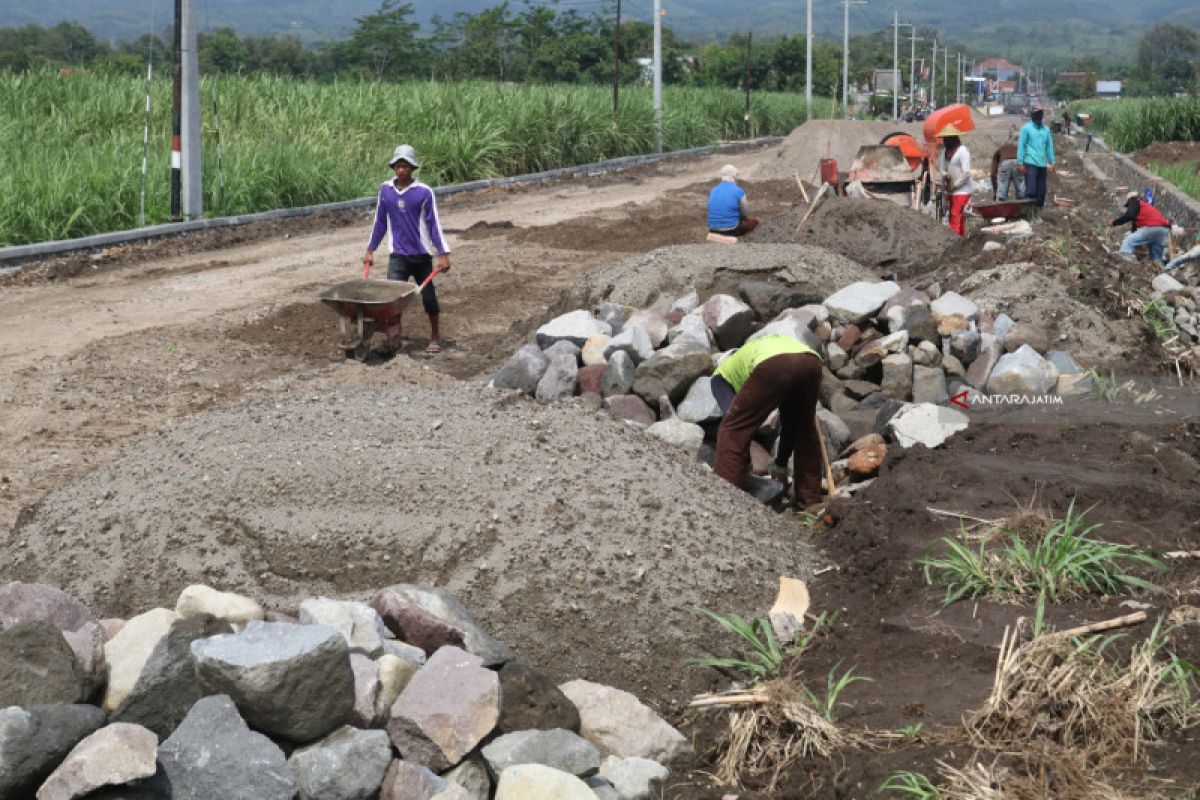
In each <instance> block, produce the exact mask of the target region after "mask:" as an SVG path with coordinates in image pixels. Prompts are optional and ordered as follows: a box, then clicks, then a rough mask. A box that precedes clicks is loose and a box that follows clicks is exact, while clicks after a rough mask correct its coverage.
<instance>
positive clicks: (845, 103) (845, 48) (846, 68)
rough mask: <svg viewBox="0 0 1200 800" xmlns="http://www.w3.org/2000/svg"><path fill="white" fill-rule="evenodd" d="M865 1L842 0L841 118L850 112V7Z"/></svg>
mask: <svg viewBox="0 0 1200 800" xmlns="http://www.w3.org/2000/svg"><path fill="white" fill-rule="evenodd" d="M866 4H867V0H842V12H843V13H842V116H843V117H845V116H848V112H849V111H850V6H852V5H855V6H865V5H866Z"/></svg>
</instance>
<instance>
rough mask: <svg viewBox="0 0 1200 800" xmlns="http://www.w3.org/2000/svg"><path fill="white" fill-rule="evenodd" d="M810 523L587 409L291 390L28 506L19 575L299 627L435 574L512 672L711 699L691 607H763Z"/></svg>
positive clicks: (435, 581) (3, 557) (203, 422)
mask: <svg viewBox="0 0 1200 800" xmlns="http://www.w3.org/2000/svg"><path fill="white" fill-rule="evenodd" d="M813 558H814V556H813V554H812V551H811V549H810V548H809V547H808V546H807V545H806V543H805V541H804V540H803V539H802V529H801V527H800V526H798V525H797V524H795V523H792V522H789V520H788V518H787V517H784V516H781V515H778V514H775V513H773V512H771V511H768V510H767V509H765V508H764V507H762V506H760V505H759V504H758V503H756V502H755V501H754V500H753V499H752V498H751V497H749V496H748V495H746V494H744V493H743V492H741V491H738V490H736V489H734V488H733V487H731V486H729V485H728V484H726V483H725V482H724V481H722V480H720V479H719V478H717V477H716V476H714V475H713V474H712V473H711V472H709V471H708V470H707V468H706V467H705V466H703V465H702V464H700V463H698V462H695V461H693V460H691V459H689V458H685V457H682V456H681V454H680V451H679V450H678V449H676V448H674V447H673V446H671V445H669V444H666V443H665V442H661V441H658V440H656V439H654V438H653V437H648V436H646V435H644V434H642V433H639V432H638V431H636V430H633V429H632V428H629V427H627V426H626V425H625V424H623V423H621V422H619V421H616V420H613V419H612V418H610V417H609V416H608V414H606V413H603V412H599V413H586V412H584V411H583V409H582V406H580V405H579V404H577V403H563V404H559V405H554V406H540V405H538V404H536V403H534V402H532V401H528V400H524V399H520V398H518V397H516V396H515V395H514V394H512V393H501V392H496V391H490V390H486V389H482V388H478V387H475V386H464V387H463V388H459V389H455V390H438V389H420V388H414V387H387V388H372V389H359V390H353V391H343V392H337V393H333V394H329V395H322V396H297V397H294V398H290V399H288V400H285V401H282V402H280V403H278V404H275V403H253V404H248V405H243V406H237V407H233V408H228V409H223V410H219V411H212V412H206V413H203V414H199V415H196V416H194V417H191V418H189V419H187V420H186V421H184V422H183V423H181V424H180V425H178V426H177V427H175V428H173V429H171V430H168V431H166V432H163V433H161V434H159V435H157V436H152V437H149V438H147V439H145V440H143V441H142V442H140V443H138V444H136V445H134V446H132V447H130V448H128V449H127V450H125V451H124V452H123V453H122V454H121V455H120V456H119V457H118V458H116V459H115V460H113V461H112V462H110V463H109V464H107V465H105V466H103V467H101V468H100V469H99V470H97V471H96V472H94V473H92V474H91V475H88V476H86V477H84V478H83V479H81V480H79V481H77V482H75V483H73V484H71V485H69V486H67V487H65V488H63V489H61V490H59V491H56V492H53V493H51V494H49V495H47V496H46V497H45V498H44V499H43V500H42V501H41V502H40V503H39V504H37V505H36V506H34V507H32V508H30V509H27V510H26V511H25V512H24V513H23V514H22V518H21V520H20V522H19V523H18V524H17V526H16V527H15V528H14V529H13V530H12V531H11V532H10V534H9V535H8V537H7V538H6V540H4V541H3V542H2V543H0V562H2V563H5V564H6V565H7V566H6V568H5V570H4V576H3V577H4V579H5V580H23V581H30V582H43V583H49V584H52V585H55V586H60V587H62V588H63V589H65V590H66V591H68V592H71V593H72V594H74V595H76V596H77V597H79V598H80V599H82V600H83V601H84V602H86V603H88V604H89V605H90V606H91V607H92V608H93V609H94V610H95V611H96V612H97V613H98V614H100V615H124V614H128V613H131V612H134V611H142V610H145V609H146V608H150V607H152V606H155V605H164V604H165V605H172V604H173V603H174V600H175V598H176V597H177V596H178V594H179V592H180V590H181V589H183V587H185V586H186V585H188V584H190V583H196V582H203V583H207V584H209V585H211V586H213V587H215V588H218V589H221V590H227V591H235V592H240V593H243V594H247V595H249V596H252V597H254V598H255V599H256V600H258V601H259V602H261V603H263V604H264V606H265V607H267V608H270V609H276V610H282V611H285V612H291V613H294V612H295V605H296V604H297V603H298V601H299V600H300V599H303V598H307V597H311V596H314V595H327V596H331V597H336V598H339V599H358V600H363V599H369V597H368V595H369V593H370V592H371V591H372V590H374V589H375V588H377V587H379V586H387V585H390V584H394V583H426V584H432V585H436V586H440V587H444V588H445V589H447V590H449V591H450V592H452V593H453V594H455V595H456V596H458V597H459V598H460V599H461V600H462V601H463V602H464V603H465V604H466V605H467V607H468V608H469V609H470V610H471V611H472V612H473V613H474V614H475V615H476V616H477V617H478V618H479V619H480V621H481V622H482V623H483V624H484V625H485V626H486V627H487V628H489V629H490V630H491V631H492V632H494V633H495V634H496V635H497V636H498V637H499V638H500V639H502V640H503V641H505V642H507V643H508V644H510V645H511V646H512V647H513V649H514V650H515V651H516V653H517V655H518V657H519V658H521V659H523V660H525V661H527V662H528V663H531V664H533V665H535V666H537V667H540V668H542V669H544V670H546V671H548V672H550V673H552V674H555V675H557V676H560V677H583V678H588V679H591V680H596V681H599V682H603V683H609V684H613V685H617V686H620V687H622V688H625V689H627V690H630V691H634V692H636V693H638V694H639V695H641V696H643V697H665V696H667V695H674V696H678V693H679V692H681V691H684V692H686V691H693V690H696V689H698V688H704V687H705V686H706V685H707V684H705V683H704V681H707V680H711V673H706V672H705V671H704V670H685V669H683V668H682V667H681V662H682V661H683V660H684V659H685V658H688V657H693V656H700V655H704V654H706V653H711V652H714V651H716V652H720V653H721V654H726V653H727V652H728V643H727V642H726V641H725V640H724V638H723V637H722V635H720V634H719V633H718V631H717V630H716V628H715V626H714V625H713V623H712V622H711V621H707V620H705V619H703V618H701V616H699V615H698V614H697V613H696V612H695V611H694V610H693V607H694V606H696V605H704V606H708V607H710V608H713V609H717V610H720V611H723V612H728V611H736V612H738V613H739V614H742V615H753V614H761V613H764V612H765V611H766V609H768V608H769V607H770V604H771V602H772V600H773V598H774V594H775V589H776V586H777V582H778V578H779V576H780V575H790V576H794V577H799V578H804V577H806V576H807V575H809V574H810V573H811V570H812V561H813Z"/></svg>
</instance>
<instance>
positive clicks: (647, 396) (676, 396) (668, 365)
mask: <svg viewBox="0 0 1200 800" xmlns="http://www.w3.org/2000/svg"><path fill="white" fill-rule="evenodd" d="M712 366H713V359H712V356H711V355H709V354H708V353H702V352H698V351H690V352H684V353H675V352H671V351H669V350H664V351H662V352H659V353H655V354H654V355H653V356H652V357H651V358H649V359H647V360H645V361H643V362H642V363H641V364H638V367H637V369H636V370H635V371H634V373H633V393H634V394H636V395H637V396H639V397H641V398H642V399H643V400H645V401H646V402H648V403H657V402H658V398H660V397H663V396H666V397H669V398H670V399H671V402H672V403H678V402H680V401H681V400H683V398H684V397H685V396H686V394H687V390H688V389H689V388H690V387H691V385H692V383H693V382H695V380H696V379H697V378H699V377H702V376H704V375H707V374H708V373H709V372H710V371H711V370H712Z"/></svg>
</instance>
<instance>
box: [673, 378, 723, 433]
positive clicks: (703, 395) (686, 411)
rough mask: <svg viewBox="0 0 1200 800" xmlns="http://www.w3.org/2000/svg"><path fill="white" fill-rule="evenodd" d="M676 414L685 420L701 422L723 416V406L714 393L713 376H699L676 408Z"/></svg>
mask: <svg viewBox="0 0 1200 800" xmlns="http://www.w3.org/2000/svg"><path fill="white" fill-rule="evenodd" d="M676 414H677V415H678V416H679V418H680V419H681V420H683V421H684V422H692V423H695V424H697V425H698V424H700V423H702V422H708V421H710V420H714V419H720V418H721V406H720V405H719V404H718V403H717V398H715V397H713V393H712V378H709V377H703V378H697V379H696V382H695V383H693V384H692V386H691V388H690V389H688V393H687V396H686V397H684V398H683V402H682V403H680V404H679V408H678V409H676Z"/></svg>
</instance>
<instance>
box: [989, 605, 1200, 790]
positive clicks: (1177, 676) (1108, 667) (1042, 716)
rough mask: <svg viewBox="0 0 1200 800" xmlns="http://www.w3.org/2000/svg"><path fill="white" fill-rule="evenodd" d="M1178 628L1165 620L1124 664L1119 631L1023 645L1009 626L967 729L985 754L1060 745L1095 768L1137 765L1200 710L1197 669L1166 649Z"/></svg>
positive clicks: (1061, 636) (1052, 635)
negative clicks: (1148, 747) (1151, 745)
mask: <svg viewBox="0 0 1200 800" xmlns="http://www.w3.org/2000/svg"><path fill="white" fill-rule="evenodd" d="M1173 630H1174V628H1164V627H1163V625H1162V623H1161V621H1160V622H1159V623H1158V624H1156V625H1155V626H1154V629H1153V630H1152V632H1151V634H1150V636H1149V637H1148V638H1147V639H1146V640H1145V641H1142V642H1139V643H1137V644H1135V645H1134V646H1133V648H1132V651H1131V654H1130V658H1129V661H1128V662H1127V663H1122V662H1121V661H1120V660H1118V659H1117V658H1116V657H1115V656H1114V655H1113V653H1112V651H1114V650H1115V649H1116V648H1115V647H1113V644H1114V643H1115V642H1116V641H1118V640H1119V639H1120V638H1121V637H1119V636H1108V637H1099V636H1092V637H1088V638H1075V637H1072V636H1070V635H1069V632H1062V633H1050V634H1046V635H1042V636H1036V637H1034V638H1033V639H1031V640H1029V641H1027V642H1024V643H1020V638H1021V637H1020V626H1018V629H1017V630H1016V631H1015V632H1013V633H1012V635H1011V636H1010V635H1009V632H1008V631H1007V630H1006V631H1005V638H1004V641H1003V642H1002V643H1001V647H1000V657H999V661H998V663H997V668H996V676H995V680H994V682H993V685H992V692H991V695H990V696H989V697H988V699H987V701H986V702H985V703H984V704H983V706H982V707H981V708H980V709H979V710H978V711H976V712H975V713H974V714H973V715H972V716H971V717H970V719H968V720H967V730H968V732H969V733H970V734H971V736H972V737H973V739H974V740H975V743H976V744H977V745H978V746H980V747H981V748H985V749H989V750H995V751H1005V750H1015V751H1017V752H1020V751H1028V749H1029V748H1030V747H1034V748H1036V747H1039V746H1042V745H1056V746H1059V747H1062V748H1064V749H1066V750H1069V751H1071V752H1073V753H1077V754H1079V755H1080V756H1082V757H1083V758H1084V760H1085V762H1086V763H1087V764H1088V765H1092V766H1096V767H1104V766H1106V765H1108V764H1111V763H1113V762H1115V761H1117V760H1133V761H1136V760H1137V759H1138V758H1139V757H1140V756H1141V755H1142V754H1143V747H1144V744H1145V743H1146V742H1152V741H1155V740H1157V739H1159V738H1160V737H1161V736H1162V735H1163V733H1165V732H1166V731H1168V730H1183V729H1185V728H1188V727H1190V726H1191V725H1192V724H1194V723H1195V721H1196V719H1197V718H1198V714H1200V704H1198V703H1197V686H1196V676H1197V671H1196V667H1195V666H1194V665H1192V664H1191V663H1189V662H1187V661H1185V660H1183V659H1180V658H1178V657H1177V656H1175V655H1174V654H1173V653H1171V652H1169V651H1168V650H1167V649H1166V645H1167V643H1168V639H1169V636H1170V634H1171V632H1172V631H1173Z"/></svg>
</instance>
